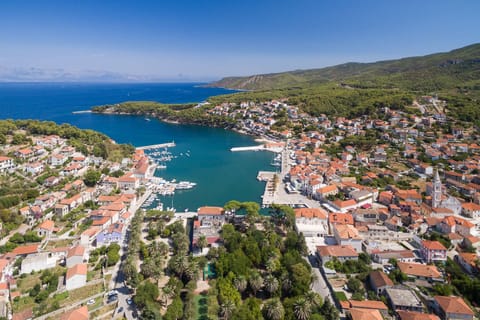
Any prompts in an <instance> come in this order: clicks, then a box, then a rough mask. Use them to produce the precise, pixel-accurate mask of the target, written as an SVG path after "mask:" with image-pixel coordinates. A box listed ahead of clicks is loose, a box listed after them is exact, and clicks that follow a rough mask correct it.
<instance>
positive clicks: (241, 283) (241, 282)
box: [233, 276, 247, 293]
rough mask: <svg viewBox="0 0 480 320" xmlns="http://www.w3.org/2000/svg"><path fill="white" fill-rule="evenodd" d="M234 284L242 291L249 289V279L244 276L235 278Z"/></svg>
mask: <svg viewBox="0 0 480 320" xmlns="http://www.w3.org/2000/svg"><path fill="white" fill-rule="evenodd" d="M233 285H234V286H235V288H237V290H238V291H239V292H240V293H243V292H244V291H245V290H246V289H247V279H245V277H244V276H238V277H237V278H235V280H233Z"/></svg>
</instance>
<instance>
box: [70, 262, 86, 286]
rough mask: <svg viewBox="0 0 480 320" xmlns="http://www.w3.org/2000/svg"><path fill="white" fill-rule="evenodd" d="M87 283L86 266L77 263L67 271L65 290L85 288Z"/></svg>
mask: <svg viewBox="0 0 480 320" xmlns="http://www.w3.org/2000/svg"><path fill="white" fill-rule="evenodd" d="M86 283H87V264H85V263H79V264H76V265H74V266H73V267H71V268H68V269H67V275H66V276H65V288H66V289H67V290H73V289H77V288H81V287H83V286H85V284H86Z"/></svg>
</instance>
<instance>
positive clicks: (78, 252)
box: [66, 245, 85, 268]
mask: <svg viewBox="0 0 480 320" xmlns="http://www.w3.org/2000/svg"><path fill="white" fill-rule="evenodd" d="M83 260H85V247H83V246H81V245H78V246H75V247H72V248H70V249H69V250H68V251H67V259H66V265H67V268H71V267H73V266H74V265H76V264H81V263H83Z"/></svg>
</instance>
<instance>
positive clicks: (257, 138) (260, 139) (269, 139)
mask: <svg viewBox="0 0 480 320" xmlns="http://www.w3.org/2000/svg"><path fill="white" fill-rule="evenodd" d="M90 113H92V114H103V115H112V116H115V115H119V116H138V117H142V116H145V117H152V118H155V119H158V120H159V121H162V122H164V123H168V124H175V125H182V124H185V125H187V124H188V125H198V126H210V127H215V128H223V129H225V130H230V131H233V132H236V133H239V134H243V135H247V136H250V137H255V139H254V141H255V142H259V143H265V144H269V143H278V142H281V141H282V140H281V139H277V140H275V139H272V137H267V136H263V135H260V136H259V135H256V134H253V133H250V132H248V131H246V130H243V129H240V128H237V127H235V126H233V127H229V126H215V125H208V124H205V123H202V122H188V121H181V120H172V119H167V118H164V117H161V116H158V115H148V114H142V113H128V112H116V111H110V110H108V111H101V112H98V111H93V110H91V112H90Z"/></svg>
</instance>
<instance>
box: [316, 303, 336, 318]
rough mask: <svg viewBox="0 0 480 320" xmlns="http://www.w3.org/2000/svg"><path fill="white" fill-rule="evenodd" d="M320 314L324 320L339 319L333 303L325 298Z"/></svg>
mask: <svg viewBox="0 0 480 320" xmlns="http://www.w3.org/2000/svg"><path fill="white" fill-rule="evenodd" d="M320 314H321V315H323V317H324V318H325V320H337V319H339V315H338V310H337V308H335V306H334V305H332V304H331V303H330V300H328V299H325V302H324V303H323V305H322V307H321V308H320Z"/></svg>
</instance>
